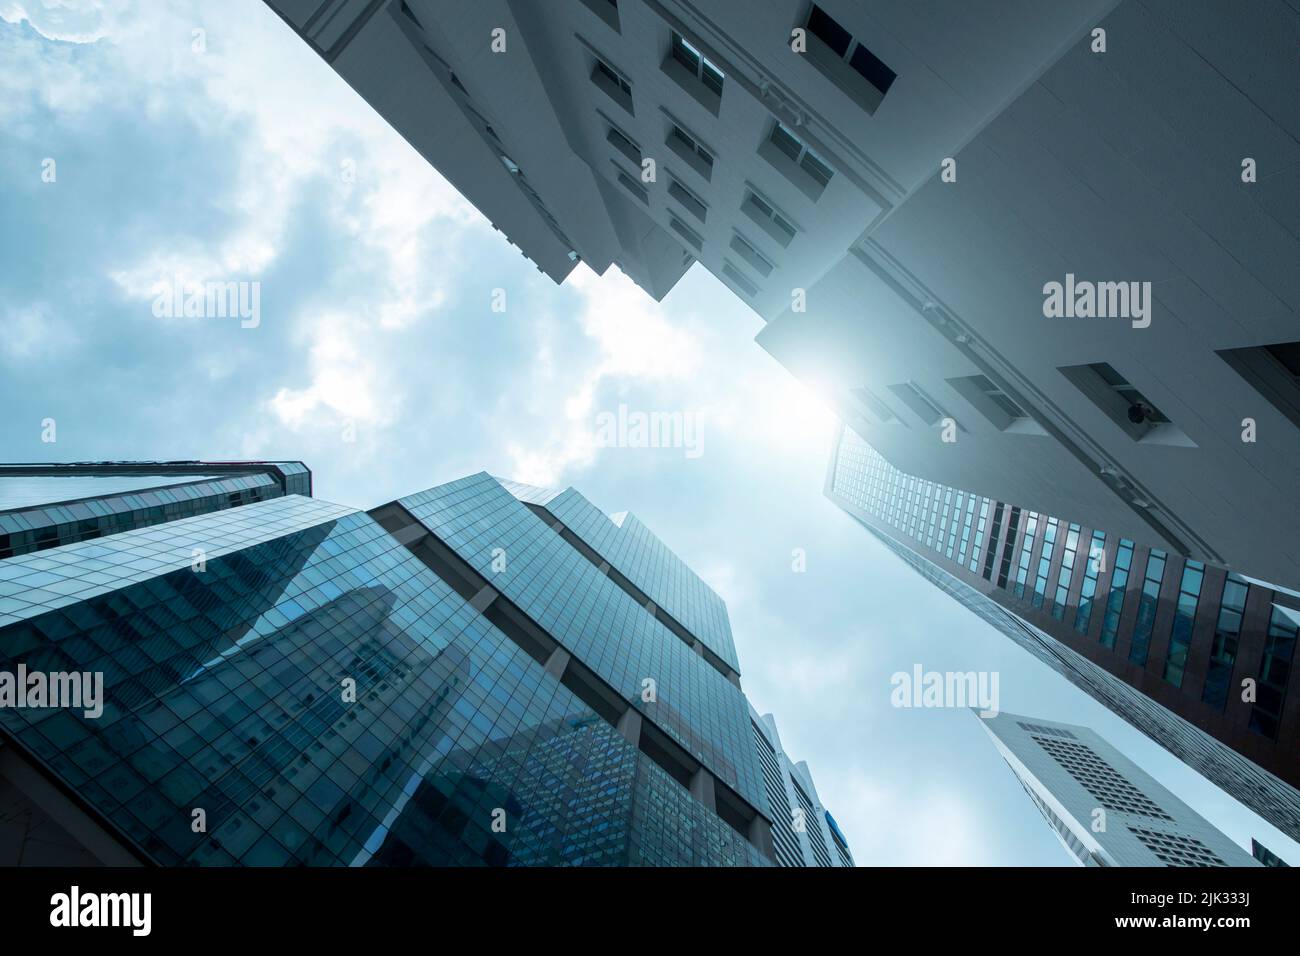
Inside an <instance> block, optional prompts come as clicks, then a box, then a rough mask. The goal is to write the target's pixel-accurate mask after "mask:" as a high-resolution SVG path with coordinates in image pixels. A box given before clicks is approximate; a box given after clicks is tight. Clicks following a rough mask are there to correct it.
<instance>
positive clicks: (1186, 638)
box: [1164, 561, 1205, 687]
mask: <svg viewBox="0 0 1300 956" xmlns="http://www.w3.org/2000/svg"><path fill="white" fill-rule="evenodd" d="M1204 580H1205V565H1203V564H1202V563H1201V562H1199V561H1188V562H1187V563H1186V564H1184V565H1183V577H1182V580H1181V581H1180V582H1179V584H1178V604H1177V606H1176V607H1175V609H1174V626H1173V628H1172V629H1171V630H1170V632H1169V653H1168V654H1166V655H1165V675H1164V677H1165V680H1167V681H1169V683H1171V684H1173V685H1174V686H1175V687H1182V686H1183V671H1184V669H1186V667H1187V651H1188V649H1189V648H1190V647H1191V646H1192V626H1193V625H1194V624H1195V623H1196V607H1197V605H1198V604H1199V603H1200V601H1201V584H1202V582H1203V581H1204Z"/></svg>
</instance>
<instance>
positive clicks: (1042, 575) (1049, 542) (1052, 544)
mask: <svg viewBox="0 0 1300 956" xmlns="http://www.w3.org/2000/svg"><path fill="white" fill-rule="evenodd" d="M1059 524H1060V523H1059V522H1058V521H1057V520H1056V519H1055V518H1048V519H1047V530H1045V531H1044V532H1043V554H1042V557H1040V558H1039V559H1038V573H1037V574H1036V575H1035V576H1034V596H1033V598H1032V600H1031V601H1030V603H1031V604H1033V606H1034V607H1042V606H1043V596H1044V595H1045V594H1046V593H1047V572H1048V571H1049V570H1050V569H1051V567H1052V555H1053V554H1054V553H1055V552H1056V529H1057V527H1059Z"/></svg>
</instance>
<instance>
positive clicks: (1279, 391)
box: [1219, 342, 1300, 428]
mask: <svg viewBox="0 0 1300 956" xmlns="http://www.w3.org/2000/svg"><path fill="white" fill-rule="evenodd" d="M1219 357H1220V358H1221V359H1223V360H1224V361H1225V362H1227V363H1228V364H1229V365H1230V366H1232V369H1233V371H1235V372H1236V373H1237V374H1238V375H1240V376H1241V377H1242V378H1244V379H1245V380H1246V381H1247V382H1249V383H1250V384H1251V386H1252V387H1253V388H1254V389H1255V390H1256V391H1257V392H1259V393H1260V394H1261V395H1263V396H1264V398H1266V399H1267V400H1268V402H1269V404H1271V405H1272V406H1273V407H1274V408H1276V409H1277V410H1278V411H1279V412H1281V413H1282V414H1283V415H1285V416H1286V417H1287V418H1289V419H1290V420H1291V423H1292V424H1293V425H1295V426H1296V427H1298V428H1300V342H1277V343H1275V344H1273V345H1260V346H1256V347H1254V348H1244V349H1225V350H1224V351H1222V352H1219Z"/></svg>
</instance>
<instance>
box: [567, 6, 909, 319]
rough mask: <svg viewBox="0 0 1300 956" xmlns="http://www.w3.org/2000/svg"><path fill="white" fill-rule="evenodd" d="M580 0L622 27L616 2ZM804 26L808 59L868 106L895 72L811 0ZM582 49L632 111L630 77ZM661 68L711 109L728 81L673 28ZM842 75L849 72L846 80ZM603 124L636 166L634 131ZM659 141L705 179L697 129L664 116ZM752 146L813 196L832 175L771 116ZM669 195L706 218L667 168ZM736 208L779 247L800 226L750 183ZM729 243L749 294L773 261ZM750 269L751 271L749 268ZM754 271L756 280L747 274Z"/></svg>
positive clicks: (707, 162) (748, 243)
mask: <svg viewBox="0 0 1300 956" xmlns="http://www.w3.org/2000/svg"><path fill="white" fill-rule="evenodd" d="M585 2H586V3H587V6H588V7H589V8H590V9H592V10H593V12H595V13H596V14H597V15H598V16H599V17H600V18H601V19H602V20H604V21H605V23H606V24H607V25H609V26H610V27H611V28H612V29H613V30H615V31H616V32H621V25H620V20H619V16H618V12H617V10H618V8H617V4H616V3H610V2H608V0H585ZM805 28H806V32H807V36H808V38H809V43H810V44H811V54H812V55H810V56H809V57H808V59H809V62H811V63H813V64H814V65H816V66H817V67H818V68H819V69H821V70H822V71H823V72H824V73H826V75H827V76H828V77H830V78H831V79H832V80H833V81H835V82H836V83H838V84H840V85H841V86H844V85H845V83H846V82H847V85H848V86H849V87H850V89H849V90H847V92H850V95H851V96H853V98H854V99H855V100H857V101H858V102H863V101H862V96H861V92H862V91H861V90H859V89H856V84H858V83H865V87H864V88H867V89H870V90H871V91H872V97H871V99H872V101H871V103H870V104H869V105H868V104H866V103H864V104H863V105H866V106H867V108H868V110H869V111H870V112H874V109H875V106H876V105H878V102H879V99H880V98H881V97H883V96H884V94H885V93H887V92H888V90H889V88H890V86H892V84H893V82H894V79H895V78H896V74H895V73H894V72H893V71H892V70H890V69H889V68H888V67H887V66H886V65H885V64H884V63H883V62H882V61H881V60H880V59H879V58H878V57H876V56H875V55H874V54H873V53H871V51H870V50H869V49H867V47H866V46H865V45H864V44H863V43H862V42H861V40H860V39H859V38H856V37H854V36H853V35H852V34H851V33H849V31H847V30H845V29H844V27H843V26H842V25H841V24H839V23H838V22H837V21H836V20H835V19H834V18H833V17H831V16H830V15H829V14H828V13H827V12H826V11H825V10H822V9H821V8H820V7H818V6H817V5H815V4H813V5H812V6H811V7H810V10H809V14H808V19H807V21H806V22H805ZM589 50H590V52H591V54H592V55H593V57H594V61H595V63H594V67H593V70H592V74H591V78H592V81H593V83H594V84H595V85H596V86H597V87H599V88H600V89H601V90H602V91H604V92H605V93H606V94H608V95H609V96H610V97H611V98H612V99H613V100H614V101H615V102H617V103H618V104H619V105H620V106H621V107H622V108H623V109H624V110H625V111H626V112H627V113H628V114H629V115H633V116H635V115H636V109H635V104H634V100H633V83H632V81H631V79H630V78H629V77H628V75H627V74H626V73H624V72H623V71H622V70H620V69H618V68H617V67H616V66H614V64H613V63H612V62H611V61H610V60H609V59H607V58H606V57H605V56H603V55H602V54H600V53H597V52H596V51H595V50H594V49H591V48H590V47H589ZM823 51H828V52H829V57H827V56H823V55H821V54H822V53H823ZM831 61H836V62H840V61H842V63H843V64H845V65H846V66H847V72H842V71H840V70H838V69H834V68H830V69H828V67H829V65H830V64H831ZM664 72H665V73H667V74H668V75H669V76H670V77H671V78H672V79H674V80H675V81H676V82H677V83H678V84H679V85H681V86H683V88H684V89H685V90H686V91H687V92H688V93H690V94H691V95H692V96H693V97H694V98H695V99H697V100H699V101H700V102H701V104H702V105H704V106H705V108H706V109H708V110H710V111H711V112H712V113H713V114H714V115H718V112H719V110H720V107H721V100H722V94H723V89H724V87H725V86H726V82H727V78H726V74H725V72H724V71H723V70H722V69H721V68H720V67H719V66H718V65H717V64H716V63H714V62H713V61H711V60H710V59H709V58H708V56H706V55H705V53H704V52H703V51H702V50H701V49H700V48H699V47H697V46H696V45H695V44H693V43H692V42H691V41H690V40H689V39H687V38H686V37H685V36H683V35H682V34H681V33H679V32H677V31H676V30H673V31H671V32H670V36H669V53H668V59H667V61H665V64H664ZM846 77H848V78H849V79H848V80H847V81H846ZM855 93H856V94H857V95H855ZM609 126H610V132H609V134H608V135H607V139H609V140H610V142H611V143H612V144H613V145H615V147H616V148H617V149H618V150H619V152H620V153H622V154H623V155H624V156H627V157H628V158H629V159H631V160H632V161H634V162H636V163H637V164H638V166H639V165H640V163H641V162H642V160H643V157H644V153H643V152H642V150H641V149H640V147H639V146H637V145H636V141H635V139H634V138H633V137H631V136H629V135H628V134H627V133H626V132H624V131H622V130H618V129H617V127H616V126H614V124H612V123H610V124H609ZM666 144H667V145H668V146H669V148H670V149H672V150H673V152H674V153H675V154H677V155H678V156H679V157H680V158H682V159H683V160H684V161H685V162H686V163H687V164H688V165H690V166H691V167H692V168H693V169H694V170H695V171H696V172H697V173H699V174H700V175H701V177H702V178H703V179H704V180H705V181H709V180H710V179H711V177H712V172H713V166H714V162H715V155H714V153H713V151H712V150H711V149H709V148H708V147H707V146H705V145H703V143H702V142H701V140H700V138H699V137H698V136H696V135H695V134H694V133H692V132H691V131H689V130H687V129H686V128H685V127H683V126H682V125H681V124H680V123H678V122H676V121H673V122H671V124H670V129H669V132H668V136H667V140H666ZM759 154H760V155H762V156H764V157H765V158H767V159H768V161H769V163H770V164H771V165H772V166H774V167H775V168H776V169H777V170H778V171H780V172H782V173H783V174H784V175H785V176H786V177H787V178H788V179H790V180H791V181H792V182H793V183H794V184H795V185H796V186H797V187H799V188H800V189H801V191H803V192H804V193H805V194H806V195H808V196H809V198H810V199H812V200H813V201H816V200H817V199H818V198H819V197H820V194H821V192H822V191H823V190H825V188H826V186H827V185H829V183H830V181H831V179H832V178H833V176H834V172H833V169H832V166H831V164H830V162H828V161H827V160H826V159H825V158H824V157H823V156H821V155H820V154H819V153H818V152H817V151H816V150H815V149H813V148H812V147H811V146H810V145H809V144H808V143H806V142H805V141H804V140H803V139H802V138H801V137H800V136H799V135H797V134H796V133H795V132H794V131H793V130H792V129H790V128H789V127H788V126H785V125H784V124H782V123H780V122H776V121H774V122H773V124H772V125H771V127H770V128H769V130H768V133H767V136H766V138H765V139H764V141H763V143H762V144H761V146H760V148H759ZM617 179H618V181H619V182H620V183H621V184H622V185H623V186H624V188H626V189H628V191H629V192H631V193H632V195H633V196H635V197H636V198H637V199H638V201H641V202H643V203H645V202H648V194H647V193H646V190H645V189H644V187H643V186H638V185H637V184H636V183H635V182H634V181H633V180H632V178H631V177H630V176H627V174H626V173H620V174H619V175H618V176H617ZM669 195H671V196H672V197H673V198H674V200H676V201H677V202H678V203H679V204H680V205H681V206H682V207H683V208H685V209H686V210H687V211H688V212H689V213H690V214H691V215H692V216H694V218H696V219H698V220H699V221H700V222H704V221H705V219H706V215H707V208H708V206H707V203H705V202H704V201H703V199H701V198H700V197H699V196H698V195H696V194H695V193H694V192H692V191H691V190H690V189H689V187H687V186H686V185H685V184H683V183H682V182H681V180H680V179H679V178H677V177H674V176H670V178H669ZM741 211H742V212H743V213H744V214H745V215H746V216H747V217H748V218H749V219H751V220H752V221H753V222H754V223H755V224H756V225H757V226H758V227H759V228H760V229H762V230H763V231H764V232H765V233H767V234H768V236H769V237H770V238H771V239H772V240H773V241H774V242H776V243H777V244H778V245H779V246H781V247H782V248H786V247H788V246H789V244H790V243H791V242H792V241H793V240H794V237H795V235H796V234H797V232H798V231H799V230H798V228H797V226H796V225H795V224H794V221H793V219H792V218H791V217H790V216H788V215H786V214H785V213H783V212H782V211H781V210H780V209H779V208H778V207H777V206H776V204H774V203H773V202H772V201H771V200H770V199H768V198H767V197H765V196H764V195H762V194H761V193H760V192H759V191H758V190H756V189H753V188H746V191H745V196H744V199H743V201H742V203H741ZM669 226H670V228H672V230H673V231H674V232H675V233H676V234H677V235H678V236H679V237H681V238H682V239H683V240H685V242H686V244H687V245H688V246H689V247H690V248H691V249H693V250H695V252H697V253H698V252H701V251H703V248H704V239H703V237H702V236H700V235H699V233H698V232H697V231H696V230H695V229H693V228H692V227H691V226H689V225H687V222H686V221H683V220H682V219H681V218H679V217H678V216H675V215H672V214H669ZM729 248H730V250H731V251H732V252H734V253H735V254H736V255H737V256H738V258H739V259H740V260H742V263H741V264H737V263H736V262H733V261H731V260H730V259H729V258H724V260H723V268H722V272H723V274H724V275H725V276H726V277H727V278H728V279H729V280H730V281H732V283H733V284H734V285H736V286H737V287H738V288H739V289H740V291H741V292H742V293H743V294H744V295H746V296H748V297H753V296H754V295H755V294H756V293H757V291H758V283H759V282H760V281H761V280H763V279H766V278H768V277H769V276H770V275H771V273H772V271H773V270H774V268H775V265H774V263H773V262H772V261H771V259H770V258H769V257H767V256H766V255H764V254H763V253H762V252H760V251H759V250H758V249H757V247H756V245H755V244H754V242H753V241H752V240H750V239H749V238H747V237H746V236H744V235H743V234H741V233H739V232H738V231H737V232H733V234H732V237H731V239H730V241H729ZM750 269H752V270H753V271H752V272H750V271H749V270H750ZM755 274H756V275H757V277H758V278H757V280H755V278H754V276H755Z"/></svg>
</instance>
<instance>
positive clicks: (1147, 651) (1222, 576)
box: [826, 428, 1300, 838]
mask: <svg viewBox="0 0 1300 956" xmlns="http://www.w3.org/2000/svg"><path fill="white" fill-rule="evenodd" d="M950 492H952V493H955V495H956V496H958V498H960V496H961V495H963V494H964V495H965V496H966V498H967V499H968V504H967V507H966V509H965V512H964V513H963V512H962V510H961V509H954V510H953V512H952V514H951V516H950V518H948V519H945V518H944V517H943V515H942V513H940V517H939V524H938V527H936V528H935V529H933V530H931V529H930V528H929V527H928V526H927V525H926V523H925V522H924V521H920V520H918V519H919V518H921V517H922V516H924V515H925V514H926V506H925V502H933V501H936V500H941V499H942V500H946V499H947V496H948V494H949V493H950ZM826 495H827V497H829V498H830V499H831V500H832V501H833V502H834V503H835V504H836V505H838V506H839V507H840V508H841V509H842V510H844V511H845V512H846V513H847V514H849V515H850V516H851V517H853V518H854V519H855V520H857V521H858V522H859V523H860V524H862V525H863V526H864V527H866V528H867V529H868V530H869V531H870V532H871V533H872V534H873V535H875V536H876V537H877V538H879V539H880V540H881V541H883V542H884V543H885V545H886V546H887V547H889V548H890V549H891V550H892V551H894V552H895V553H896V554H898V555H899V556H900V557H901V558H902V559H903V560H904V561H906V562H907V563H908V564H909V565H911V566H912V567H913V568H915V569H916V570H917V571H918V572H919V573H921V574H922V575H923V576H924V577H925V578H926V579H927V580H929V581H931V582H932V583H934V584H935V585H936V586H938V587H939V588H940V589H942V590H943V591H945V592H946V593H948V594H950V595H952V596H953V597H954V598H956V599H957V600H958V601H960V602H961V603H962V604H963V605H965V606H966V607H968V608H970V609H971V610H973V611H975V613H977V614H979V615H980V616H981V617H983V618H984V619H985V620H986V621H988V623H990V624H991V625H993V626H994V627H996V628H997V629H998V630H999V631H1001V632H1002V633H1003V634H1005V635H1007V636H1008V637H1009V638H1011V639H1012V640H1013V641H1015V642H1016V643H1017V644H1018V645H1019V646H1021V647H1023V648H1024V649H1026V650H1028V651H1029V652H1030V653H1032V654H1034V655H1035V656H1036V657H1038V658H1039V659H1040V660H1042V661H1043V662H1044V663H1046V664H1047V665H1048V666H1050V667H1052V668H1053V669H1054V670H1056V671H1057V672H1058V673H1060V674H1062V675H1063V676H1065V677H1066V678H1067V679H1069V680H1070V681H1071V682H1073V683H1074V684H1076V685H1077V686H1079V687H1080V688H1081V689H1082V690H1084V691H1085V692H1086V693H1088V694H1090V695H1091V696H1093V697H1094V698H1096V699H1097V700H1099V701H1100V702H1102V703H1103V704H1105V705H1106V706H1107V707H1109V708H1110V709H1111V710H1112V711H1114V712H1115V713H1116V714H1118V715H1119V716H1121V717H1123V718H1124V719H1125V720H1127V721H1128V722H1129V723H1131V724H1132V725H1133V726H1135V727H1137V728H1138V729H1139V730H1141V731H1143V732H1144V733H1145V734H1147V736H1149V737H1151V738H1152V739H1153V740H1155V741H1156V742H1157V743H1159V744H1161V745H1162V746H1164V747H1165V748H1166V749H1168V750H1169V751H1170V752H1171V753H1173V754H1174V755H1175V756H1177V757H1179V758H1180V759H1182V760H1184V761H1185V762H1187V763H1188V764H1190V765H1191V766H1192V767H1194V768H1195V769H1197V770H1198V771H1200V772H1201V773H1202V774H1204V775H1205V776H1206V777H1207V778H1209V779H1210V780H1211V781H1213V782H1214V783H1215V784H1216V785H1218V786H1219V787H1221V788H1222V789H1223V790H1225V791H1226V792H1227V793H1229V794H1231V795H1232V796H1233V797H1235V798H1237V799H1238V800H1240V801H1241V802H1242V803H1244V804H1245V805H1246V806H1248V807H1250V808H1251V809H1252V810H1254V811H1255V812H1256V813H1258V814H1259V815H1260V816H1262V817H1263V818H1264V819H1266V820H1268V821H1269V822H1270V823H1272V824H1273V825H1275V826H1276V827H1278V828H1279V829H1281V830H1283V831H1284V832H1286V833H1288V834H1289V835H1290V836H1292V837H1293V838H1300V790H1297V786H1300V694H1296V693H1293V692H1291V691H1290V685H1291V684H1292V683H1293V682H1294V680H1295V678H1294V668H1292V667H1291V660H1292V657H1293V656H1294V650H1295V644H1296V640H1297V636H1298V635H1300V630H1298V628H1300V595H1298V594H1295V593H1294V592H1289V591H1285V590H1282V589H1277V588H1272V587H1270V586H1268V585H1267V584H1264V583H1262V582H1249V583H1248V582H1247V581H1245V580H1244V579H1242V578H1240V576H1238V575H1235V574H1231V573H1229V572H1228V571H1227V570H1226V569H1223V568H1214V567H1210V566H1207V565H1205V564H1202V563H1201V562H1199V561H1194V560H1190V559H1186V558H1184V557H1181V556H1179V555H1175V554H1168V553H1166V552H1164V551H1161V550H1159V549H1155V548H1150V547H1147V546H1143V545H1142V544H1141V543H1140V542H1133V541H1129V540H1127V539H1125V538H1114V537H1113V536H1108V535H1107V534H1105V533H1104V532H1103V531H1100V530H1097V529H1090V528H1087V527H1085V526H1083V525H1082V524H1078V523H1073V522H1069V521H1066V520H1062V519H1058V518H1055V517H1048V516H1044V515H1041V514H1038V513H1035V512H1030V511H1024V512H1023V520H1017V519H1018V517H1019V516H1021V515H1022V512H1021V509H1020V508H1018V507H1016V506H1014V505H1011V504H1009V503H1007V502H1002V501H997V500H995V499H990V498H981V497H979V496H978V495H972V494H970V493H968V492H956V491H955V489H947V488H945V487H944V486H942V485H937V484H935V483H933V482H929V481H926V480H924V479H920V478H917V477H915V476H910V475H905V474H903V473H902V472H900V471H898V470H897V469H896V468H894V467H893V466H892V465H890V464H889V463H888V462H887V461H885V459H884V458H882V457H881V456H880V455H879V454H877V453H876V452H875V450H874V449H872V448H871V447H870V446H869V445H867V443H866V442H864V441H862V439H861V438H859V437H858V436H857V435H855V434H854V433H853V432H852V431H850V430H848V429H846V428H842V429H841V432H840V437H839V440H838V441H837V443H836V446H835V449H834V451H833V452H832V455H831V462H830V467H829V469H828V472H827V479H826ZM976 515H978V516H979V518H978V520H976V518H975V516H976ZM985 516H991V520H990V521H989V522H988V534H987V537H986V536H985V535H984V534H983V532H984V530H985V521H984V518H985ZM945 520H947V521H949V522H950V523H951V527H946V526H945ZM958 521H960V523H961V527H960V535H961V541H962V542H963V543H962V545H961V547H959V549H958V551H957V557H956V559H955V560H954V559H953V558H952V557H951V556H949V555H948V553H947V549H946V547H940V544H941V543H943V542H946V541H947V540H948V539H949V538H950V537H951V535H952V532H953V531H956V530H958V528H957V523H958ZM972 527H973V528H974V529H975V531H974V534H973V535H969V534H968V530H969V529H970V528H972ZM968 537H970V538H971V547H970V548H969V551H970V554H969V557H967V556H966V555H965V554H963V549H965V547H966V545H965V541H966V539H967V538H968ZM1084 542H1088V552H1087V554H1086V555H1085V554H1084V553H1082V545H1083V544H1084ZM994 567H997V568H998V569H999V571H998V574H997V575H994V574H993V569H994ZM1013 568H1014V573H1009V572H1010V571H1011V570H1012V569H1013ZM1220 598H1221V603H1220V602H1219V599H1220ZM1149 694H1150V695H1154V696H1148V695H1149ZM1157 700H1158V701H1159V703H1157Z"/></svg>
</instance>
